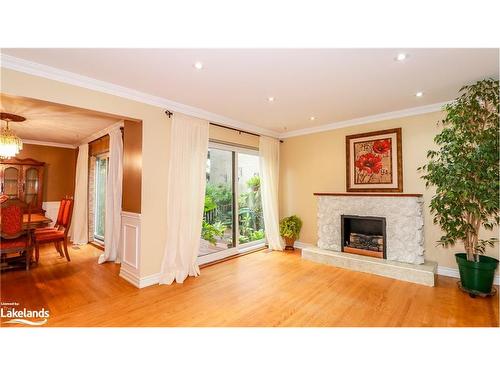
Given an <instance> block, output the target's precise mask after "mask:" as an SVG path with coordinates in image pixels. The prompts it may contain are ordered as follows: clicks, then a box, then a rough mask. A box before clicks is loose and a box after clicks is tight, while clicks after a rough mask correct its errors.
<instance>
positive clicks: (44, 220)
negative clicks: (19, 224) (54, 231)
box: [23, 214, 52, 229]
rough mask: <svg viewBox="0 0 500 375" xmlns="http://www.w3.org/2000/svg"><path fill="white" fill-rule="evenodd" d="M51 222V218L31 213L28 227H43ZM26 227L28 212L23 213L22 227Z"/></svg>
mask: <svg viewBox="0 0 500 375" xmlns="http://www.w3.org/2000/svg"><path fill="white" fill-rule="evenodd" d="M50 223H52V219H50V218H48V217H46V216H44V215H42V214H31V223H30V228H43V227H46V226H47V225H48V224H50ZM27 227H28V214H24V215H23V228H24V229H27Z"/></svg>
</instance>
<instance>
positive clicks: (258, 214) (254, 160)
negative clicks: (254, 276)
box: [238, 154, 264, 244]
mask: <svg viewBox="0 0 500 375" xmlns="http://www.w3.org/2000/svg"><path fill="white" fill-rule="evenodd" d="M238 192H239V197H238V206H239V207H238V224H239V230H240V233H239V243H240V244H245V243H248V242H253V241H258V240H263V239H264V219H263V216H262V202H261V195H260V177H259V157H258V156H257V155H249V154H238Z"/></svg>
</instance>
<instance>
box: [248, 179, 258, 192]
mask: <svg viewBox="0 0 500 375" xmlns="http://www.w3.org/2000/svg"><path fill="white" fill-rule="evenodd" d="M247 186H248V187H249V188H250V189H252V191H257V190H259V189H260V177H259V176H252V177H250V178H249V179H248V181H247Z"/></svg>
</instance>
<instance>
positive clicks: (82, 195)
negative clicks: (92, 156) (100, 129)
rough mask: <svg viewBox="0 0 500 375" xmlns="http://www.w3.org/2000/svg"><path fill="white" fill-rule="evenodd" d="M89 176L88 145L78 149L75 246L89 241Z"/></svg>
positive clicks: (74, 209) (72, 230) (72, 234)
mask: <svg viewBox="0 0 500 375" xmlns="http://www.w3.org/2000/svg"><path fill="white" fill-rule="evenodd" d="M88 174H89V145H88V144H87V143H86V144H83V145H81V146H80V147H78V159H77V161H76V179H75V196H74V206H73V217H72V220H71V231H70V234H71V241H72V242H73V244H75V245H83V244H86V243H87V242H88V240H89V234H88V218H87V206H88V198H87V188H88Z"/></svg>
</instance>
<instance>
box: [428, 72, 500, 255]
mask: <svg viewBox="0 0 500 375" xmlns="http://www.w3.org/2000/svg"><path fill="white" fill-rule="evenodd" d="M498 90H499V84H498V80H494V79H485V80H482V81H479V82H477V83H475V84H473V85H470V86H464V87H463V88H462V89H461V90H460V92H461V93H462V95H461V96H460V97H458V98H457V99H456V100H455V101H453V102H452V103H450V104H447V105H446V106H445V107H444V110H445V111H446V117H445V119H444V120H442V125H443V126H444V129H443V130H442V131H441V133H439V134H438V135H437V136H436V137H435V138H434V141H435V143H436V144H437V145H438V146H439V149H438V150H432V151H428V153H427V158H428V162H427V164H426V165H424V166H423V167H421V168H419V170H422V171H423V172H424V173H425V174H424V175H423V179H424V180H425V181H426V186H435V187H436V193H435V195H434V196H433V197H432V200H431V202H430V209H431V213H433V214H434V223H436V224H439V225H440V227H441V228H442V230H443V231H444V235H443V236H442V237H441V238H440V240H439V243H440V244H441V245H443V246H449V245H454V244H455V243H456V242H457V241H462V242H463V244H464V247H465V251H466V254H467V260H468V261H473V262H478V261H479V254H483V253H484V251H485V248H486V246H492V245H493V243H494V242H495V241H496V238H489V239H480V238H479V230H480V228H481V227H484V228H485V229H488V230H492V229H493V228H494V226H495V225H498V224H499V109H498V105H499V92H498Z"/></svg>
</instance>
